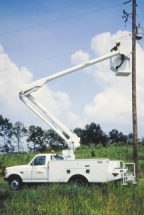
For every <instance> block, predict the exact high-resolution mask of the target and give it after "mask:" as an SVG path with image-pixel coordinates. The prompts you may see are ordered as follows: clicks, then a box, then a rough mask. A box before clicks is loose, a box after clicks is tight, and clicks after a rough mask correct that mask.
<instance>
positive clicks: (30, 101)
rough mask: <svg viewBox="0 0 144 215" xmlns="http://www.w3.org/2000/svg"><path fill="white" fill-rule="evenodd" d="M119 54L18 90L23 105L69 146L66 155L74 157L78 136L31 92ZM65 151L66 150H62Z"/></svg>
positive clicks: (73, 68)
mask: <svg viewBox="0 0 144 215" xmlns="http://www.w3.org/2000/svg"><path fill="white" fill-rule="evenodd" d="M118 55H121V53H120V51H119V50H117V51H115V52H112V53H109V54H107V55H105V56H103V57H99V58H96V59H94V60H90V61H88V62H86V63H83V64H80V65H78V66H74V67H72V68H70V69H67V70H64V71H61V72H59V73H56V74H54V75H51V76H48V77H46V78H42V79H40V80H38V81H35V82H33V83H31V84H29V85H27V86H26V87H25V88H24V89H22V90H21V91H20V92H19V97H20V99H21V100H22V101H23V102H24V104H25V105H27V106H28V107H29V108H30V109H31V110H32V111H33V112H34V113H35V114H37V115H38V116H39V117H40V118H41V119H42V120H43V121H44V122H45V123H47V124H48V125H49V126H50V127H51V128H52V129H53V130H54V131H55V132H56V133H57V134H58V135H59V136H60V137H61V138H62V139H63V140H64V141H66V143H67V144H68V147H69V148H70V151H67V152H64V154H65V155H66V156H69V157H71V158H74V151H75V149H76V148H78V147H79V146H80V138H79V137H78V136H77V135H76V134H74V133H73V132H71V131H70V130H69V129H68V128H67V127H66V126H65V125H64V124H63V123H62V122H60V121H59V120H58V119H57V118H56V117H55V116H54V115H52V114H51V113H50V112H49V111H48V110H47V109H45V108H44V107H43V106H42V105H41V104H40V103H39V102H38V101H37V100H36V99H35V98H34V97H33V96H32V95H31V93H33V92H35V91H37V90H38V89H39V88H41V87H42V86H43V85H44V84H46V83H47V82H49V81H52V80H54V79H56V78H60V77H62V76H64V75H67V74H69V73H72V72H74V71H77V70H80V69H83V68H85V67H88V66H91V65H93V64H96V63H98V62H101V61H104V60H106V59H109V58H111V57H114V56H118ZM36 108H38V109H39V110H40V111H42V113H43V114H45V115H46V116H47V117H48V119H47V118H46V117H44V116H43V115H42V114H41V113H40V112H39V111H38V110H37V109H36ZM63 132H64V133H66V134H67V136H68V138H66V137H65V135H64V134H63ZM64 151H66V150H64ZM66 153H67V154H66Z"/></svg>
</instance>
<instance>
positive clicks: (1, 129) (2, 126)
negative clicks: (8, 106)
mask: <svg viewBox="0 0 144 215" xmlns="http://www.w3.org/2000/svg"><path fill="white" fill-rule="evenodd" d="M0 137H2V139H3V140H2V142H3V145H2V146H1V147H0V152H4V153H12V152H14V146H13V145H12V144H11V140H10V139H11V137H12V123H10V122H9V119H7V118H5V119H4V118H3V116H2V115H0Z"/></svg>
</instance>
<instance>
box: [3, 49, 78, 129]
mask: <svg viewBox="0 0 144 215" xmlns="http://www.w3.org/2000/svg"><path fill="white" fill-rule="evenodd" d="M0 61H1V63H0V86H1V87H0V106H1V114H2V115H3V117H7V118H8V119H10V121H12V122H13V123H15V122H16V121H21V122H23V123H24V124H26V125H32V124H36V125H40V126H43V123H42V122H41V120H40V119H39V118H38V117H37V116H36V115H35V114H33V112H32V111H31V110H29V109H28V108H27V107H26V106H25V105H24V104H23V103H22V102H21V101H20V99H19V95H18V94H19V91H20V89H22V88H23V87H24V86H25V85H27V84H28V83H31V82H32V81H33V75H32V73H31V72H30V71H28V70H27V69H26V68H25V67H22V68H18V67H17V66H16V65H15V64H14V63H13V62H12V61H11V59H10V58H9V57H8V55H7V54H5V53H4V50H3V47H2V46H0ZM33 96H34V97H36V98H37V99H38V100H39V101H40V102H41V103H42V104H43V105H44V106H45V107H47V108H48V110H49V111H51V112H52V113H53V114H54V115H56V116H57V117H60V118H64V122H67V121H71V122H76V121H77V120H78V118H79V117H78V116H77V115H75V114H74V113H72V112H71V110H70V108H71V102H70V99H69V96H68V95H67V94H66V93H64V92H61V91H51V90H50V89H49V88H48V87H47V86H44V87H43V88H42V89H41V90H39V91H37V92H36V93H33ZM44 125H45V124H44ZM45 127H46V126H45Z"/></svg>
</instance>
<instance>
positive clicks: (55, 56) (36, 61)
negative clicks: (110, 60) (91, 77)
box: [0, 34, 130, 72]
mask: <svg viewBox="0 0 144 215" xmlns="http://www.w3.org/2000/svg"><path fill="white" fill-rule="evenodd" d="M127 36H130V34H127V35H125V36H122V37H119V38H115V39H113V40H109V41H106V42H103V43H99V44H95V45H94V47H95V46H100V45H103V44H105V43H109V42H112V41H115V40H116V39H123V38H125V37H127ZM88 48H90V47H89V46H86V47H83V48H80V49H81V50H85V49H88ZM73 52H76V51H75V50H71V51H69V52H65V53H63V54H59V55H54V56H51V57H47V58H43V59H40V60H35V61H32V62H28V63H25V64H23V65H20V66H14V67H10V68H7V69H2V70H0V72H2V71H7V70H11V69H14V68H17V67H25V66H27V65H30V64H34V63H38V62H41V61H45V60H50V59H54V58H58V57H61V56H64V55H67V54H71V53H73ZM5 58H6V57H4V58H1V59H5ZM1 59H0V60H1Z"/></svg>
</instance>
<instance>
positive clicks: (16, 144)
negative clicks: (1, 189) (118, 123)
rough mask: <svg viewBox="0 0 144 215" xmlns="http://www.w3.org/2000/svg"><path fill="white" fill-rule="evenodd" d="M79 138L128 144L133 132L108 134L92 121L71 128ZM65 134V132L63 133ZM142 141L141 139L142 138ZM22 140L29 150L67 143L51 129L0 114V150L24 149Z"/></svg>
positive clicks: (114, 130)
mask: <svg viewBox="0 0 144 215" xmlns="http://www.w3.org/2000/svg"><path fill="white" fill-rule="evenodd" d="M73 132H74V133H76V134H77V136H78V137H80V139H81V144H84V145H88V146H91V145H92V144H93V145H97V144H101V145H102V146H104V147H106V146H107V145H108V144H112V143H116V144H129V143H132V141H133V134H132V133H129V134H128V135H124V134H123V133H122V132H119V131H118V130H116V129H112V130H111V131H110V132H109V133H108V134H106V133H105V132H103V130H102V129H101V127H100V125H99V124H95V123H94V122H92V123H91V124H89V125H86V126H85V128H84V129H81V128H75V129H74V130H73ZM64 135H65V134H64ZM142 141H143V140H142ZM24 142H26V143H27V148H28V150H29V151H40V152H43V151H46V150H47V149H48V148H50V147H51V148H52V149H57V148H63V149H64V148H67V144H66V143H65V142H64V140H63V139H62V138H61V137H59V136H58V135H57V134H56V133H55V132H54V131H53V130H52V129H49V130H43V129H42V128H41V127H39V126H35V125H31V126H29V127H26V126H25V125H24V124H23V123H22V122H19V121H18V122H16V123H15V124H12V123H11V122H10V120H9V119H7V118H4V117H3V116H2V115H0V152H1V153H14V152H23V151H24Z"/></svg>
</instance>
